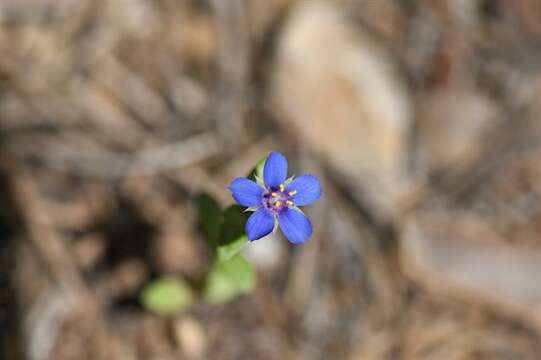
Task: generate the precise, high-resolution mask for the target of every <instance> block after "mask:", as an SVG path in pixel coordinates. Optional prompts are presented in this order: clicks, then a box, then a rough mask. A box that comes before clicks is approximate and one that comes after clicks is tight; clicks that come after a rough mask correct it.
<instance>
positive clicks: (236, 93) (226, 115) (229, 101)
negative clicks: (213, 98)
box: [211, 0, 250, 152]
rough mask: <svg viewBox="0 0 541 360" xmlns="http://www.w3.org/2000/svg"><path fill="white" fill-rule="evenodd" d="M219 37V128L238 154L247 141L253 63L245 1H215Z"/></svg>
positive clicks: (228, 143) (213, 6) (217, 115)
mask: <svg viewBox="0 0 541 360" xmlns="http://www.w3.org/2000/svg"><path fill="white" fill-rule="evenodd" d="M211 5H212V8H213V10H214V14H215V16H216V22H217V28H218V35H219V44H220V47H219V57H218V67H219V76H220V80H221V84H220V87H219V91H218V94H217V96H218V97H219V99H218V104H217V106H216V118H217V125H218V129H219V131H220V133H221V135H222V136H223V138H224V139H226V142H227V145H228V146H227V147H226V148H227V149H229V150H230V151H232V152H234V151H235V150H236V149H238V147H239V146H240V145H241V144H242V139H243V138H245V129H244V122H243V120H244V114H245V107H246V101H245V98H246V95H247V83H248V79H249V71H250V63H249V54H250V36H249V35H250V33H249V27H248V19H247V9H246V6H245V4H244V1H243V0H231V1H222V0H212V1H211Z"/></svg>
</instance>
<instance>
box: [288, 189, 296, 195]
mask: <svg viewBox="0 0 541 360" xmlns="http://www.w3.org/2000/svg"><path fill="white" fill-rule="evenodd" d="M296 193H297V190H292V191H290V192H289V193H288V194H289V196H293V195H295V194H296Z"/></svg>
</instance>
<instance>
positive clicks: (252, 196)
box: [229, 177, 263, 207]
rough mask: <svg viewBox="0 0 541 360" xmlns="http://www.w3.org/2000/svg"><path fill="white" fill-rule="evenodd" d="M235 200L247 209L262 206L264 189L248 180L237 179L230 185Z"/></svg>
mask: <svg viewBox="0 0 541 360" xmlns="http://www.w3.org/2000/svg"><path fill="white" fill-rule="evenodd" d="M229 190H230V191H231V195H232V196H233V199H235V201H236V202H237V203H239V205H242V206H246V207H253V206H260V205H261V200H262V197H263V188H262V187H261V186H259V185H257V184H256V183H255V182H253V181H252V180H249V179H247V178H242V177H239V178H236V179H235V180H233V181H232V182H231V185H229Z"/></svg>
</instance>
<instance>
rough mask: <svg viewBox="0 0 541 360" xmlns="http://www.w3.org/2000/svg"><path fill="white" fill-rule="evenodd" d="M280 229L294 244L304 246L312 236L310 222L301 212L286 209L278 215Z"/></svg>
mask: <svg viewBox="0 0 541 360" xmlns="http://www.w3.org/2000/svg"><path fill="white" fill-rule="evenodd" d="M278 223H279V224H280V229H282V232H283V233H284V235H285V236H286V237H287V239H288V240H289V242H291V243H293V244H302V243H303V242H305V241H306V240H308V239H309V238H310V236H311V235H312V224H311V223H310V220H309V219H308V218H307V217H306V216H305V215H304V214H303V213H302V212H300V211H297V210H294V209H286V210H284V211H283V212H281V213H280V214H279V215H278Z"/></svg>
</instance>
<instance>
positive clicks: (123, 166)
mask: <svg viewBox="0 0 541 360" xmlns="http://www.w3.org/2000/svg"><path fill="white" fill-rule="evenodd" d="M220 151H221V146H220V145H219V140H218V138H217V136H216V135H215V134H213V133H204V134H201V135H197V136H194V137H192V138H189V139H187V140H184V141H182V142H177V143H172V144H168V145H164V146H160V147H157V148H155V149H149V150H143V151H141V152H139V153H136V154H107V153H103V154H100V153H95V154H89V153H88V152H83V151H77V150H74V149H72V148H68V147H67V146H65V145H61V144H59V145H54V146H51V147H50V148H48V149H46V150H45V152H44V153H43V154H42V155H41V156H40V158H41V159H42V160H43V161H44V162H45V163H46V164H47V165H48V166H50V167H52V168H55V169H57V170H61V171H65V172H70V173H74V174H77V175H83V176H93V177H102V178H123V177H126V176H143V175H145V176H146V175H153V174H155V173H157V172H160V171H164V170H168V169H175V168H179V167H184V166H188V165H192V164H194V163H197V162H200V161H202V160H205V159H208V158H210V157H212V156H214V155H216V154H218V153H219V152H220Z"/></svg>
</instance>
